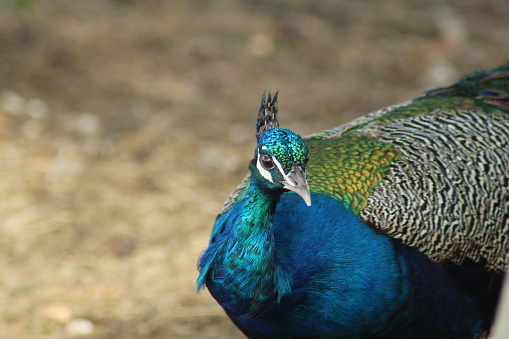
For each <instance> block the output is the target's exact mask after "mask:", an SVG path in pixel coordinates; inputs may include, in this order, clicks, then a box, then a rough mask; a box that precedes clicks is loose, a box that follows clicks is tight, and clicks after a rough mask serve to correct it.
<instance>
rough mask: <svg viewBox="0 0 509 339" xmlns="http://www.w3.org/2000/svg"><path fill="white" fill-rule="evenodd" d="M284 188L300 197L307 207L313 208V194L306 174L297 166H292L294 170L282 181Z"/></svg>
mask: <svg viewBox="0 0 509 339" xmlns="http://www.w3.org/2000/svg"><path fill="white" fill-rule="evenodd" d="M281 183H282V184H283V187H284V188H286V189H287V190H290V191H293V192H295V193H297V194H298V195H300V197H301V198H302V199H304V202H305V203H306V205H308V206H311V193H310V192H309V185H308V182H307V180H306V172H305V171H304V170H302V168H300V167H299V166H297V165H296V164H292V169H291V170H290V172H288V174H287V175H285V180H283V181H281Z"/></svg>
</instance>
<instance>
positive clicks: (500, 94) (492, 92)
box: [481, 88, 509, 98]
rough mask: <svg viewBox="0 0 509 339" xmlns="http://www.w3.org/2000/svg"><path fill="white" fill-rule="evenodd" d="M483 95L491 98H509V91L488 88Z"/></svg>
mask: <svg viewBox="0 0 509 339" xmlns="http://www.w3.org/2000/svg"><path fill="white" fill-rule="evenodd" d="M481 95H482V96H484V97H490V98H507V97H508V96H509V95H508V93H507V91H504V90H502V89H498V88H487V89H484V90H483V91H482V92H481Z"/></svg>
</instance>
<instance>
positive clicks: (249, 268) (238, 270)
mask: <svg viewBox="0 0 509 339" xmlns="http://www.w3.org/2000/svg"><path fill="white" fill-rule="evenodd" d="M250 166H254V165H253V164H251V165H250ZM256 181H257V180H256V175H253V176H252V178H251V182H250V185H249V189H248V193H247V195H246V197H245V199H244V201H243V203H242V206H241V208H240V213H239V215H238V217H237V218H236V219H235V221H234V223H233V227H232V228H231V233H230V234H229V236H228V238H226V239H224V242H223V243H222V244H221V245H220V248H219V249H218V251H217V252H216V253H215V258H214V259H213V262H214V264H213V266H214V268H213V269H212V272H211V273H212V274H213V275H214V278H215V279H216V284H215V288H216V292H218V293H220V294H221V295H222V296H223V297H224V302H225V304H227V305H229V307H230V309H229V312H231V313H233V314H242V315H246V316H250V315H254V314H257V313H259V312H260V311H262V310H263V308H264V307H265V305H266V304H267V303H270V302H272V301H274V300H276V301H277V302H279V301H280V299H281V297H282V296H284V295H285V294H287V293H288V292H289V291H290V288H291V286H290V285H291V275H290V273H289V272H288V271H286V272H285V271H284V269H283V268H282V267H281V265H277V259H276V253H275V252H276V251H275V244H274V232H273V217H274V213H275V209H276V205H277V203H278V201H279V198H280V195H281V193H282V192H283V191H282V190H279V192H274V191H273V190H271V189H267V187H264V188H263V189H262V188H260V187H259V186H258V185H257V182H256ZM223 216H224V215H223ZM219 222H220V220H218V222H217V223H216V225H217V224H218V223H219ZM211 244H212V240H211ZM205 273H207V269H201V274H200V277H199V280H198V286H199V287H201V285H202V284H203V283H204V282H205V281H204V279H205V276H203V275H204V274H205ZM218 282H220V283H218Z"/></svg>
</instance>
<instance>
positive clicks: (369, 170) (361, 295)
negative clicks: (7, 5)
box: [198, 62, 509, 339]
mask: <svg viewBox="0 0 509 339" xmlns="http://www.w3.org/2000/svg"><path fill="white" fill-rule="evenodd" d="M276 104H277V93H276V94H275V95H273V96H271V94H270V93H269V95H267V96H265V95H264V97H263V98H262V104H261V108H260V111H259V114H258V121H257V131H256V136H257V139H258V146H257V148H256V150H255V153H254V159H253V160H252V161H251V163H250V164H249V169H250V171H251V174H250V176H248V177H247V178H246V180H244V181H243V182H242V183H241V185H240V186H239V187H238V188H237V189H236V190H235V191H234V192H233V193H232V194H231V196H230V197H229V198H228V200H227V201H226V203H225V205H224V206H223V208H222V210H221V211H220V214H219V216H218V218H217V220H216V223H215V225H214V229H213V230H212V235H211V238H210V243H209V247H208V249H207V250H206V251H205V252H204V253H203V254H202V256H201V258H200V260H199V269H200V275H199V277H198V288H201V287H203V285H206V286H207V288H208V289H209V291H210V293H211V294H212V296H213V297H214V298H215V299H216V300H217V301H218V303H219V304H220V305H221V306H222V307H223V308H224V309H225V311H226V313H227V314H228V316H229V317H230V318H231V319H232V320H233V322H234V323H235V324H236V325H237V326H238V327H239V328H240V329H241V330H242V331H243V332H244V334H245V335H247V336H248V337H249V338H426V339H428V338H462V339H463V338H478V337H480V336H481V335H482V334H483V333H486V332H487V331H489V327H490V323H491V320H492V318H493V313H494V309H495V306H496V301H497V296H498V292H499V289H500V281H501V279H502V275H503V273H504V271H505V270H506V263H507V260H508V258H509V256H508V252H509V62H508V63H506V64H504V65H502V66H501V67H500V68H498V69H495V70H492V71H489V72H476V73H474V74H472V75H468V76H465V77H464V78H463V79H461V80H460V81H459V82H458V83H456V84H454V85H452V86H451V87H447V88H441V89H437V90H434V91H429V92H427V93H425V94H424V95H423V96H421V97H419V98H417V99H415V100H412V101H410V102H407V103H404V104H400V105H396V106H392V107H389V108H386V109H382V110H379V111H376V112H373V113H371V114H368V115H366V116H364V117H361V118H359V119H357V120H354V121H353V122H351V123H349V124H346V125H343V126H340V127H337V128H333V129H331V130H327V131H324V132H321V133H318V134H314V135H311V136H308V137H306V138H301V137H300V136H299V135H297V134H296V133H295V132H292V131H290V130H287V129H282V128H279V126H278V122H277V119H276V113H277V105H276ZM308 160H309V162H308Z"/></svg>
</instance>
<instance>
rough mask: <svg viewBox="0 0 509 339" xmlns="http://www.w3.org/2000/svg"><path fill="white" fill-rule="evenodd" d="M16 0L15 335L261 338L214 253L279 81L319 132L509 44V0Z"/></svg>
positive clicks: (4, 331)
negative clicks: (201, 279)
mask: <svg viewBox="0 0 509 339" xmlns="http://www.w3.org/2000/svg"><path fill="white" fill-rule="evenodd" d="M11 2H12V0H0V201H1V203H0V246H1V247H0V248H1V250H0V338H2V339H4V338H5V339H12V338H26V339H36V338H87V339H91V338H94V339H95V338H97V339H99V338H120V339H131V338H242V335H241V334H240V332H238V331H237V330H236V329H235V328H234V327H233V325H231V324H230V322H229V320H228V319H227V318H226V317H225V316H224V314H223V312H222V310H221V309H220V308H219V307H218V306H217V305H216V304H215V302H214V300H213V299H212V298H211V297H210V295H209V294H208V293H207V292H206V291H203V292H201V293H200V294H197V293H196V287H195V278H196V274H197V271H196V261H197V258H198V256H199V254H200V252H201V251H202V250H203V249H204V248H205V247H206V245H207V241H208V235H209V232H210V229H211V227H212V224H213V222H214V218H215V215H216V213H217V212H218V210H219V208H220V207H221V204H222V202H223V201H224V199H225V197H226V196H227V195H228V193H229V192H230V191H231V190H232V189H233V188H234V187H235V186H236V184H237V183H238V182H239V181H240V180H241V178H242V177H243V176H244V175H245V174H246V170H247V162H248V161H249V160H250V157H251V155H252V152H253V149H254V134H253V133H254V119H255V116H256V113H257V108H258V107H257V106H258V104H259V100H260V96H261V94H262V92H263V90H264V89H280V90H281V94H280V121H281V123H282V126H284V127H287V128H291V129H294V130H296V131H297V132H299V133H301V134H304V135H305V134H309V133H312V132H316V131H319V130H322V129H325V128H328V127H332V126H335V125H339V124H341V123H344V122H347V121H349V120H351V119H353V118H354V117H357V116H359V115H362V114H365V113H368V112H370V111H372V110H375V109H378V108H381V107H383V106H387V105H391V104H395V103H398V102H401V101H404V100H408V99H411V98H412V97H414V96H416V95H419V94H420V93H421V92H422V91H424V90H426V89H430V88H432V87H436V86H441V85H447V84H449V83H450V82H453V81H455V80H457V79H458V77H459V76H460V75H461V74H463V73H467V72H470V71H472V70H475V69H483V68H484V69H486V68H491V67H494V66H497V65H498V64H501V63H502V62H504V61H505V60H507V59H509V38H508V37H509V25H508V21H507V18H508V17H509V5H508V4H507V0H485V1H477V0H450V1H438V0H437V1H431V0H424V1H403V0H383V1H368V0H357V1H346V0H344V1H338V0H313V1H311V0H307V1H304V0H258V1H255V0H251V1H248V0H246V1H234V0H215V1H198V0H186V1H184V0H171V1H162V0H159V1H156V0H144V1H142V0H139V1H136V0H131V1H127V0H116V1H114V0H36V1H32V3H31V6H29V7H27V8H25V7H15V6H12V3H11Z"/></svg>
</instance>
